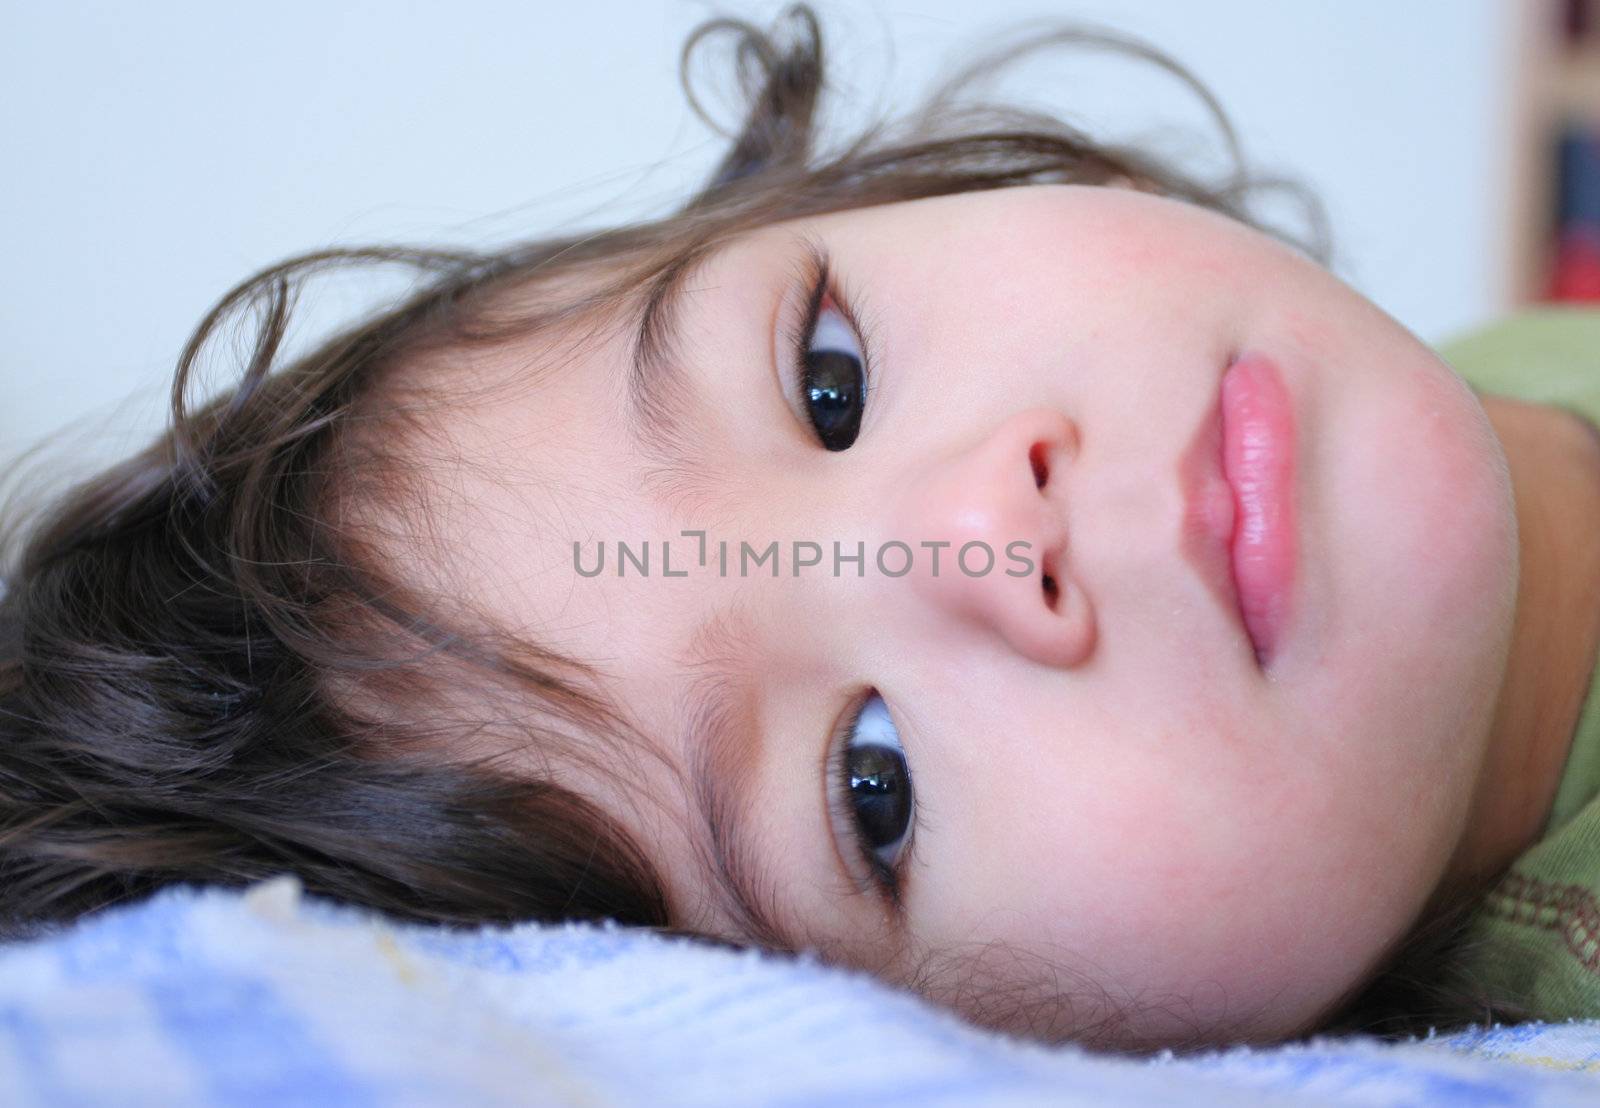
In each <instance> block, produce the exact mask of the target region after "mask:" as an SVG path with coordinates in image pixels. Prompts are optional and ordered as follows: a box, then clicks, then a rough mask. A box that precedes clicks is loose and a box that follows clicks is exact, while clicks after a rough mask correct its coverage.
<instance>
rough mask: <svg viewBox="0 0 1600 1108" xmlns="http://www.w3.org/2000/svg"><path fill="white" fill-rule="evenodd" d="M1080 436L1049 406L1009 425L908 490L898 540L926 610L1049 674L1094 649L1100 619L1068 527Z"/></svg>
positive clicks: (900, 512)
mask: <svg viewBox="0 0 1600 1108" xmlns="http://www.w3.org/2000/svg"><path fill="white" fill-rule="evenodd" d="M1077 456H1078V428H1077V425H1076V424H1075V423H1074V422H1073V421H1072V420H1071V419H1070V418H1069V417H1067V416H1066V415H1064V414H1062V413H1061V412H1059V411H1056V410H1054V409H1051V408H1030V409H1027V410H1026V411H1022V412H1018V413H1016V414H1014V415H1012V416H1009V417H1007V418H1006V419H1004V420H1003V421H1001V422H1000V423H999V424H997V425H996V426H995V427H994V428H993V429H992V430H991V431H990V432H989V433H988V434H987V435H985V436H984V437H983V438H982V439H980V440H979V441H977V442H975V443H973V444H972V445H971V446H969V447H966V448H964V449H963V450H961V451H960V452H959V453H957V454H955V455H953V456H950V457H947V458H943V459H940V460H938V461H936V462H933V463H930V465H929V466H928V468H927V469H926V470H924V471H923V472H922V473H920V474H917V475H916V476H915V477H913V479H912V480H911V481H910V482H909V483H908V485H907V486H906V487H905V488H904V489H903V490H902V492H901V495H900V497H899V504H898V510H897V512H896V518H895V521H894V522H895V529H896V531H897V532H899V533H897V534H896V535H894V536H893V537H894V538H897V539H900V540H901V541H902V542H905V543H907V544H908V545H910V546H911V547H912V549H913V550H914V551H915V553H916V560H915V568H914V570H913V572H912V574H910V575H909V576H910V578H911V580H912V583H913V586H914V588H915V589H916V590H917V595H918V601H919V603H923V604H926V605H928V606H930V607H931V608H932V609H933V611H934V612H936V613H937V614H939V615H942V616H949V617H951V618H954V619H957V620H960V621H963V622H966V623H969V624H975V625H978V626H980V627H982V628H985V629H987V630H989V631H992V632H993V633H994V634H996V635H998V636H1000V637H1001V638H1002V639H1003V640H1004V641H1005V642H1006V643H1007V644H1009V645H1010V646H1011V648H1012V649H1014V650H1016V651H1017V652H1019V653H1021V654H1023V655H1025V656H1026V657H1028V658H1030V659H1032V660H1034V661H1037V662H1040V663H1041V664H1044V665H1050V666H1063V667H1065V666H1074V665H1077V664H1079V663H1080V662H1081V661H1082V660H1083V659H1084V658H1086V657H1087V656H1088V655H1089V653H1090V652H1091V651H1092V650H1093V648H1094V642H1095V617H1094V609H1093V607H1092V606H1091V605H1090V603H1089V598H1088V596H1087V594H1086V593H1085V592H1084V590H1083V588H1082V587H1081V583H1080V581H1079V580H1078V575H1077V571H1076V569H1075V568H1074V566H1073V564H1072V558H1071V549H1070V538H1071V536H1070V535H1069V533H1068V528H1067V520H1068V515H1069V504H1068V499H1069V487H1070V484H1071V474H1072V468H1073V465H1074V464H1075V462H1076V459H1077Z"/></svg>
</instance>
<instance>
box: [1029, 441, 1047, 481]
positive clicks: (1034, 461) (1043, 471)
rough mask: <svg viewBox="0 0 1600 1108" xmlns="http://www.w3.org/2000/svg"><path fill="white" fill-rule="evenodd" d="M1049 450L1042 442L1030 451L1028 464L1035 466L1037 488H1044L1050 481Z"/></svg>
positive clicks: (1034, 477)
mask: <svg viewBox="0 0 1600 1108" xmlns="http://www.w3.org/2000/svg"><path fill="white" fill-rule="evenodd" d="M1048 454H1049V448H1048V447H1047V446H1046V445H1045V444H1044V443H1042V442H1036V443H1034V444H1033V445H1032V446H1031V447H1029V449H1028V464H1029V465H1031V466H1033V484H1034V487H1035V488H1040V489H1042V488H1044V486H1045V482H1046V481H1048V480H1050V459H1049V457H1048Z"/></svg>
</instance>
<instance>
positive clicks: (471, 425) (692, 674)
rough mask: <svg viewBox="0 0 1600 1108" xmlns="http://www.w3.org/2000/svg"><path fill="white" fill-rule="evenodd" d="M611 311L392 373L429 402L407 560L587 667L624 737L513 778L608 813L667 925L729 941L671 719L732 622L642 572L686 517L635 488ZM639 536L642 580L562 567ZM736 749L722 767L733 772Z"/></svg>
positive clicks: (723, 646) (649, 464)
mask: <svg viewBox="0 0 1600 1108" xmlns="http://www.w3.org/2000/svg"><path fill="white" fill-rule="evenodd" d="M627 307H628V306H627V305H623V306H622V308H621V309H620V310H617V311H610V312H605V313H596V314H595V315H594V316H591V317H590V318H587V319H583V320H579V321H576V322H575V323H572V324H570V325H567V326H564V327H562V328H560V329H552V330H549V331H546V332H542V333H533V334H530V335H529V336H527V337H526V338H525V339H519V340H515V341H512V342H508V343H506V344H504V345H502V346H498V347H496V348H494V349H492V350H487V351H480V352H465V353H463V352H456V353H452V354H451V355H449V356H448V357H442V358H440V359H439V360H438V361H437V362H435V363H434V364H430V365H426V366H413V367H410V369H409V372H410V373H411V375H412V378H413V380H414V381H415V382H416V383H417V384H418V385H419V386H420V387H421V388H422V389H424V390H425V391H427V392H429V393H431V395H432V399H431V400H430V401H429V402H428V404H429V411H428V422H427V430H426V434H424V435H421V436H419V437H418V439H419V441H418V442H417V444H416V445H415V447H414V448H408V449H407V450H406V451H405V453H406V454H407V455H408V461H407V464H408V466H409V467H410V468H411V469H412V470H413V471H414V472H415V476H416V478H417V481H416V483H417V485H418V486H419V487H420V491H421V497H420V499H421V500H422V501H423V503H421V504H420V505H419V507H420V508H421V510H422V511H421V513H420V514H421V516H422V517H423V521H422V522H421V525H420V528H419V530H420V531H421V532H422V534H421V538H423V539H424V540H425V541H424V542H423V544H422V545H423V547H424V552H423V554H422V556H423V558H424V559H430V558H431V560H432V562H433V564H432V565H431V566H430V567H429V570H428V572H429V573H430V575H431V576H432V577H434V578H435V579H436V580H437V581H438V582H439V583H440V585H441V586H442V587H444V588H446V589H448V590H449V593H450V594H451V595H452V596H455V597H459V598H461V599H463V600H466V601H467V602H469V603H470V604H471V605H472V607H474V608H475V609H477V610H478V611H481V612H483V613H485V614H486V615H488V616H489V617H490V618H491V619H492V620H493V621H494V622H495V623H497V624H498V625H499V626H500V627H502V628H503V629H504V630H506V631H507V632H509V633H510V634H512V635H514V636H516V637H517V638H518V639H519V640H521V641H525V642H529V643H533V644H536V645H537V646H538V647H539V648H541V649H544V650H548V651H551V652H553V653H555V654H558V655H561V656H564V657H567V658H571V659H574V660H576V661H579V662H581V663H582V664H584V665H585V666H586V667H588V668H590V669H591V670H592V671H593V672H594V673H595V675H596V676H597V678H598V681H599V684H600V686H601V687H600V690H599V691H600V692H601V694H602V696H604V697H605V698H606V699H607V700H608V702H610V703H612V704H614V705H615V707H616V708H617V710H618V712H619V714H620V715H621V717H622V718H623V719H624V720H626V721H627V722H628V723H629V724H630V725H631V726H632V728H633V731H634V733H633V734H632V735H630V736H629V737H628V742H629V743H632V744H633V745H632V747H631V748H628V749H618V748H616V747H615V746H607V747H606V748H605V752H604V754H603V755H602V762H603V763H604V764H603V765H601V766H594V765H577V764H572V765H562V764H555V765H552V764H551V763H550V760H549V759H548V758H547V757H544V756H543V752H529V753H530V758H529V762H528V766H527V768H528V770H529V772H530V773H541V774H543V773H546V772H553V774H554V776H556V778H557V779H558V780H560V781H561V782H562V783H564V784H568V785H570V786H571V787H575V788H577V789H578V790H579V791H580V792H582V793H583V794H584V795H587V796H590V797H592V798H594V799H596V800H598V801H599V802H600V803H601V804H602V806H603V807H605V808H606V809H607V811H608V812H610V813H611V814H612V815H613V816H614V817H616V818H619V819H620V820H621V821H622V823H623V824H624V826H625V827H627V829H628V830H629V831H630V832H632V833H633V834H634V835H635V836H636V838H637V839H638V840H639V842H640V843H641V845H642V846H644V847H645V849H646V852H647V853H648V854H649V855H651V857H652V859H653V860H654V861H655V862H656V864H657V865H658V867H660V868H661V870H662V871H663V877H664V878H665V879H666V881H667V883H668V886H669V894H670V895H671V897H672V900H673V903H674V907H675V909H678V910H679V911H678V913H677V914H678V918H679V922H680V923H682V924H684V925H686V926H692V927H696V928H697V929H700V930H704V931H707V932H711V933H722V934H728V935H730V936H736V937H737V932H738V931H739V928H737V927H735V926H734V925H733V920H734V915H735V914H734V913H732V912H730V911H728V910H727V907H726V905H724V904H723V903H721V902H720V901H719V899H718V897H716V896H715V895H710V894H709V893H708V891H707V886H708V881H707V877H706V873H707V870H708V868H709V863H708V860H707V848H708V845H709V844H708V843H707V841H706V839H707V835H708V830H707V828H706V827H705V821H704V818H703V816H702V814H701V812H700V804H699V803H698V801H699V799H700V798H698V797H697V796H696V794H695V792H694V787H693V784H692V782H693V779H694V776H695V775H694V774H693V773H692V772H690V771H691V768H692V766H693V756H694V754H695V753H696V752H695V751H693V750H690V749H687V748H686V747H687V744H686V742H685V741H684V732H682V731H680V729H679V727H678V722H679V720H680V718H681V717H683V716H684V714H685V706H686V702H688V701H689V700H691V699H692V697H691V693H692V692H694V691H695V682H696V680H697V679H699V678H701V677H703V676H705V675H704V674H701V673H698V672H696V671H695V670H694V669H693V668H690V667H688V666H687V665H686V662H687V661H688V659H691V658H716V657H717V656H718V655H719V654H721V653H725V652H726V651H727V649H728V638H729V635H730V631H732V630H733V629H734V624H733V623H732V622H730V621H729V620H727V619H722V620H711V621H707V620H705V618H704V617H705V616H706V614H707V613H708V612H709V611H711V610H712V608H713V607H716V606H718V605H716V604H715V603H714V601H713V599H712V598H711V597H710V596H708V595H706V593H705V591H704V590H705V586H704V584H703V583H702V582H703V579H694V578H691V579H689V580H675V581H671V582H663V581H662V579H661V578H660V576H659V574H660V563H659V559H660V557H661V553H660V547H659V542H658V540H659V538H660V537H661V536H675V535H677V534H678V532H679V531H680V530H681V529H682V528H684V527H686V526H692V525H693V524H692V521H690V520H689V519H688V518H687V517H686V516H685V514H684V512H683V511H682V504H681V503H680V502H678V501H675V500H674V499H673V498H671V497H662V496H659V495H656V493H655V491H653V489H654V486H655V485H657V484H659V482H655V481H653V480H652V477H653V476H654V473H653V471H654V467H655V466H656V464H657V463H656V460H655V459H654V458H653V457H652V456H651V455H650V454H649V453H648V452H647V451H645V450H643V449H641V447H640V445H639V444H638V443H637V442H636V441H635V436H634V434H633V429H632V424H631V421H630V413H629V406H628V402H627V395H628V382H627V375H628V373H629V369H630V365H631V362H632V346H633V342H632V339H633V336H632V334H631V333H630V327H629V325H630V323H631V322H632V319H630V313H629V312H628V311H627V310H626V309H627ZM646 540H650V546H651V547H652V548H653V549H652V550H651V554H650V555H649V556H650V557H651V558H653V559H655V564H653V565H652V567H651V569H652V571H653V572H652V575H651V576H648V577H644V576H635V575H630V576H627V577H623V578H618V577H617V576H615V575H614V572H608V573H607V574H605V575H604V576H603V577H601V578H596V579H593V580H590V579H586V578H584V577H583V576H581V575H580V574H579V573H578V572H577V570H576V567H577V564H578V563H577V561H576V558H577V556H578V552H579V551H582V552H584V553H583V559H582V560H583V564H585V565H587V564H589V563H591V562H592V559H593V553H592V552H593V551H594V549H595V548H596V546H597V545H598V544H604V545H605V546H606V547H608V548H610V549H609V551H608V553H610V554H611V555H612V556H613V557H614V556H615V551H616V549H617V544H619V543H627V544H629V545H630V546H631V547H632V548H633V549H634V550H635V551H639V550H640V549H641V548H642V547H643V545H644V542H645V541H646ZM433 552H436V555H435V554H434V553H433ZM684 553H685V551H683V550H682V549H681V548H680V549H679V550H678V551H675V556H677V557H682V556H683V554H684ZM613 565H614V563H613ZM613 565H608V571H611V570H613ZM664 584H670V585H671V586H673V587H663V585H664ZM692 722H693V721H691V724H692ZM690 730H693V728H692V726H691V728H690ZM579 741H580V742H581V741H582V740H581V739H580V740H579ZM625 745H626V744H625ZM743 752H744V753H745V754H747V755H751V756H753V754H754V750H753V747H750V746H746V747H744V748H743ZM739 753H740V752H739V751H735V752H734V754H735V757H733V758H732V759H729V758H726V757H725V758H723V759H722V762H721V765H722V766H723V768H724V769H728V768H732V769H733V770H735V771H737V770H739V769H740V768H741V766H740V764H739V758H738V756H737V755H738V754H739ZM617 758H620V759H621V760H622V761H621V762H618V761H614V760H613V761H610V762H605V759H617ZM558 763H559V759H558ZM623 763H626V764H623ZM742 768H744V769H747V770H748V769H751V768H753V767H750V766H745V767H742Z"/></svg>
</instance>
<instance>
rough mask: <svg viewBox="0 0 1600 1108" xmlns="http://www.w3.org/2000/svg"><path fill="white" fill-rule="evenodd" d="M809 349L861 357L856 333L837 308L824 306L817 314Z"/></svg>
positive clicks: (816, 351) (814, 351)
mask: <svg viewBox="0 0 1600 1108" xmlns="http://www.w3.org/2000/svg"><path fill="white" fill-rule="evenodd" d="M810 349H811V351H812V352H813V353H817V354H820V353H823V352H824V351H833V352H835V353H839V354H849V355H850V356H851V357H853V358H857V359H859V358H860V357H861V344H860V342H859V341H857V339H856V334H855V332H854V331H852V330H851V329H850V324H849V323H848V322H846V320H845V318H844V316H842V315H840V314H839V312H838V310H837V309H834V308H824V309H823V310H822V311H821V312H820V313H819V314H818V315H817V326H816V329H815V330H814V331H813V332H812V335H811V346H810Z"/></svg>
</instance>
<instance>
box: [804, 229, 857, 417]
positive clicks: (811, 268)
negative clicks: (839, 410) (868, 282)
mask: <svg viewBox="0 0 1600 1108" xmlns="http://www.w3.org/2000/svg"><path fill="white" fill-rule="evenodd" d="M806 247H807V248H806V252H805V256H804V259H803V260H802V262H801V269H800V272H799V275H798V277H797V278H796V283H797V284H798V285H799V286H800V287H801V288H802V289H804V290H805V297H806V298H805V300H804V302H803V304H804V306H803V309H802V312H801V315H800V320H799V324H798V326H793V327H790V328H788V329H787V331H788V340H789V381H788V386H789V394H790V396H791V397H792V398H793V401H794V403H795V404H796V405H797V407H798V410H799V412H800V414H801V416H802V422H803V423H805V424H806V426H808V427H809V425H810V423H809V420H806V419H805V418H804V415H805V410H806V404H805V381H806V352H807V350H808V349H809V348H810V346H811V343H812V340H814V339H815V338H816V334H817V321H818V320H819V319H820V318H821V316H822V308H823V305H824V304H829V305H831V306H832V307H833V309H834V310H835V311H837V312H838V313H839V315H840V316H841V317H843V319H844V321H845V323H846V324H848V325H849V327H850V331H851V333H852V334H853V335H855V338H856V341H857V343H859V345H860V349H861V413H862V421H863V426H864V425H865V420H866V418H867V415H866V413H867V411H868V410H869V408H870V405H869V401H870V400H871V399H872V393H873V387H872V386H873V369H872V367H873V364H874V359H873V357H872V343H871V341H870V339H869V337H868V328H866V327H864V326H863V325H862V322H861V321H862V315H861V313H860V312H858V311H857V310H856V308H855V307H854V306H853V305H856V304H858V303H859V299H860V298H859V297H858V296H857V295H856V294H855V293H854V292H851V293H850V294H848V295H847V294H846V293H845V292H844V291H843V290H842V288H841V282H840V280H839V279H838V277H837V276H836V275H835V274H834V272H833V265H832V261H831V259H830V258H829V256H828V252H827V250H826V249H824V248H823V247H822V246H821V245H820V244H818V243H814V242H811V243H807V244H806Z"/></svg>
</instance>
